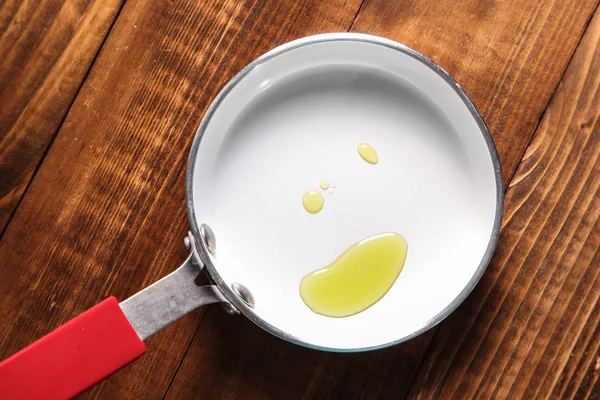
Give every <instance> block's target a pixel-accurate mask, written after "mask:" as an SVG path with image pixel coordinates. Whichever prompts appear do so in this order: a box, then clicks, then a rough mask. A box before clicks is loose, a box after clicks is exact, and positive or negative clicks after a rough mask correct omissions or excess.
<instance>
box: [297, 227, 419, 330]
mask: <svg viewBox="0 0 600 400" xmlns="http://www.w3.org/2000/svg"><path fill="white" fill-rule="evenodd" d="M407 252H408V244H407V243H406V240H405V239H404V237H403V236H401V235H399V234H397V233H383V234H380V235H376V236H372V237H370V238H367V239H365V240H363V241H361V242H359V243H356V244H355V245H353V246H352V247H350V248H349V249H348V250H346V251H345V252H343V253H342V255H340V256H339V257H338V258H337V260H335V261H334V262H333V263H332V264H330V265H328V266H326V267H325V268H322V269H319V270H317V271H314V272H312V273H310V274H308V275H306V276H305V277H304V278H303V279H302V281H301V282H300V296H301V297H302V300H304V303H306V305H307V306H308V307H309V308H310V309H311V310H313V311H314V312H315V313H317V314H321V315H325V316H327V317H335V318H342V317H349V316H351V315H354V314H357V313H359V312H361V311H364V310H366V309H367V308H369V307H371V306H372V305H373V304H375V303H377V302H378V301H379V300H381V298H383V296H385V294H386V293H387V292H388V290H390V288H391V287H392V285H393V284H394V282H396V279H397V278H398V275H400V272H402V268H403V267H404V262H405V261H406V254H407Z"/></svg>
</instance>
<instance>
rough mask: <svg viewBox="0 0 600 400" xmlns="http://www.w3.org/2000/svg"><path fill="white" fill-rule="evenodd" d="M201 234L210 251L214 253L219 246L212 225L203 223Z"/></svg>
mask: <svg viewBox="0 0 600 400" xmlns="http://www.w3.org/2000/svg"><path fill="white" fill-rule="evenodd" d="M200 236H201V237H202V242H203V243H204V245H205V246H206V249H207V250H208V251H209V252H211V253H214V252H215V249H216V248H217V239H216V238H215V233H214V232H213V230H212V229H210V226H208V225H206V224H202V225H201V226H200Z"/></svg>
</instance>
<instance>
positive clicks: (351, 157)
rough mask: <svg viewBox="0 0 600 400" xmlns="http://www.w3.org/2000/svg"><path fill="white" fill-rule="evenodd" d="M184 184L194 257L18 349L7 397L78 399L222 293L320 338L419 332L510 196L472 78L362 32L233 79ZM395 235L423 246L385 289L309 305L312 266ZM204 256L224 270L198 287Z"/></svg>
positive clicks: (309, 43)
mask: <svg viewBox="0 0 600 400" xmlns="http://www.w3.org/2000/svg"><path fill="white" fill-rule="evenodd" d="M361 142H368V143H369V144H371V145H372V146H373V147H374V148H375V149H376V151H377V152H378V154H379V159H380V162H379V163H378V164H377V165H369V164H367V163H365V162H364V161H363V160H362V159H360V157H359V156H358V154H357V153H356V146H357V145H358V144H359V143H361ZM323 179H327V180H328V181H330V182H332V183H334V184H335V190H334V192H333V193H332V194H329V193H324V196H325V205H324V207H323V209H322V210H321V212H319V213H318V214H314V215H313V214H309V213H307V212H306V211H305V210H304V209H303V208H302V204H301V199H302V195H303V194H304V193H305V192H306V191H308V190H310V189H318V185H319V182H320V181H321V180H323ZM186 197H187V198H186V205H187V211H188V217H189V222H190V226H191V232H190V233H189V235H188V237H187V238H186V239H185V244H186V246H187V248H188V249H189V250H190V254H189V256H188V258H187V259H186V260H185V261H184V263H183V264H182V266H181V267H180V268H179V269H177V270H176V271H175V272H173V273H171V274H170V275H168V276H167V277H165V278H163V279H162V280H160V281H158V282H157V283H155V284H154V285H152V286H150V287H148V288H146V289H144V290H142V291H141V292H140V293H138V294H135V295H134V296H132V297H131V298H129V299H127V300H125V301H122V302H121V303H118V302H117V300H116V299H114V298H109V299H107V300H105V301H103V302H101V303H100V304H98V305H96V306H95V307H93V308H91V309H90V310H88V311H86V312H85V313H83V314H82V315H80V316H78V317H76V318H75V319H73V320H72V321H70V322H68V323H67V324H65V325H63V326H61V327H60V328H58V329H57V330H55V331H54V332H52V333H50V334H49V335H47V336H46V337H44V338H42V339H40V340H39V341H37V342H35V343H34V344H32V345H31V346H29V347H28V348H26V349H24V350H22V351H20V352H19V353H17V354H15V355H14V356H12V357H11V358H9V359H8V360H6V361H4V362H3V363H2V364H0V393H3V395H4V398H28V399H31V398H45V399H49V398H65V397H70V396H73V395H75V394H77V393H79V392H81V391H82V390H84V389H86V388H88V387H89V386H91V385H93V384H94V383H96V382H98V381H99V380H101V379H103V378H104V377H106V376H108V375H110V374H111V373H113V372H114V371H116V370H118V369H119V368H121V367H122V366H123V365H125V364H127V363H129V362H131V361H132V360H134V359H135V358H137V357H139V356H141V355H142V354H143V353H144V352H145V346H144V344H143V340H144V339H146V338H147V337H149V336H150V335H152V334H154V333H156V332H157V331H158V330H160V329H162V328H163V327H165V326H166V325H168V324H170V323H171V322H173V321H175V320H176V319H178V318H180V317H181V316H183V315H185V314H186V313H188V312H190V311H191V310H193V309H195V308H197V307H199V306H201V305H205V304H210V303H216V302H219V303H222V304H223V306H224V307H225V310H226V311H228V312H229V313H232V314H238V313H241V314H243V315H244V316H246V317H247V318H249V319H250V320H252V321H253V322H254V323H256V325H258V326H259V327H261V328H263V329H265V330H266V331H268V332H270V333H272V334H274V335H276V336H278V337H280V338H282V339H285V340H288V341H290V342H292V343H295V344H298V345H302V346H306V347H310V348H314V349H319V350H325V351H338V352H356V351H367V350H373V349H380V348H383V347H386V346H391V345H394V344H397V343H400V342H403V341H406V340H408V339H410V338H412V337H414V336H416V335H419V334H420V333H422V332H424V331H425V330H427V329H429V328H431V327H433V326H434V325H436V324H437V323H439V322H440V321H441V320H443V319H444V318H445V317H446V316H447V315H448V314H450V313H451V312H452V311H453V310H454V309H455V308H456V307H457V306H458V305H459V304H460V303H461V302H462V301H463V300H464V299H465V297H466V296H467V295H468V294H469V293H470V292H471V290H472V289H473V287H474V286H475V284H476V283H477V281H478V280H479V278H480V277H481V275H482V274H483V272H484V270H485V268H486V266H487V264H488V262H489V260H490V258H491V256H492V253H493V250H494V248H495V245H496V242H497V240H498V234H499V228H500V221H501V218H502V210H503V208H502V205H503V190H502V176H501V170H500V164H499V160H498V156H497V153H496V149H495V147H494V143H493V141H492V138H491V136H490V134H489V132H488V129H487V127H486V126H485V124H484V122H483V120H482V118H481V116H480V115H479V113H478V112H477V110H476V109H475V106H474V105H473V103H472V102H471V101H470V100H469V98H468V97H467V95H466V94H465V92H464V91H463V89H462V88H461V87H460V86H459V85H458V84H457V83H456V82H455V81H454V80H453V79H452V78H451V77H450V76H449V75H448V73H446V72H445V71H444V70H443V69H441V68H440V67H439V66H437V65H436V64H435V63H433V62H432V61H431V60H429V59H427V58H426V57H425V56H423V55H421V54H420V53H418V52H416V51H414V50H412V49H410V48H408V47H406V46H403V45H401V44H398V43H396V42H393V41H390V40H386V39H383V38H379V37H375V36H370V35H363V34H350V33H335V34H325V35H317V36H311V37H307V38H303V39H300V40H296V41H293V42H290V43H287V44H285V45H283V46H280V47H278V48H276V49H274V50H272V51H270V52H268V53H266V54H264V55H263V56H261V57H259V58H258V59H257V60H255V61H254V62H252V63H251V64H250V65H248V66H247V67H246V68H244V69H243V70H242V71H241V72H240V73H239V74H238V75H237V76H235V77H234V78H233V79H232V80H231V81H230V82H229V83H228V84H227V85H226V86H225V87H224V88H223V89H222V90H221V92H220V93H219V95H218V96H217V97H216V98H215V100H214V101H213V103H212V104H211V105H210V107H209V108H208V111H207V112H206V114H205V116H204V118H203V120H202V122H201V124H200V126H199V128H198V131H197V132H196V136H195V138H194V141H193V144H192V148H191V152H190V157H189V164H188V169H187V175H186ZM383 232H398V233H400V234H402V235H403V236H404V237H405V238H406V240H407V242H408V246H409V250H408V256H407V258H406V263H405V266H404V269H403V271H402V273H401V274H400V276H399V277H398V279H397V280H396V281H395V283H394V284H393V286H392V288H391V289H390V290H389V291H388V292H387V293H386V294H385V296H384V297H383V298H382V299H381V300H380V301H379V302H377V303H376V304H374V305H373V306H372V307H370V308H368V309H366V310H365V311H363V312H361V313H358V314H356V315H353V316H351V317H347V318H329V317H326V316H323V315H319V314H316V313H314V312H313V311H311V309H309V308H308V307H307V306H306V305H305V304H304V303H303V301H302V299H301V297H300V295H299V284H300V281H301V280H302V278H303V277H304V276H305V275H307V274H308V273H310V272H311V271H314V270H316V269H318V268H321V267H323V266H326V265H328V264H330V263H331V262H332V261H333V260H335V259H336V258H337V256H339V255H340V254H341V253H343V252H344V250H346V249H347V248H348V247H349V246H351V245H352V244H354V243H356V242H358V241H360V240H362V239H365V238H367V237H370V236H373V235H377V234H380V233H383ZM202 269H204V270H205V271H207V272H208V274H209V275H210V278H211V279H212V281H213V282H214V284H212V285H208V286H203V287H198V286H196V285H195V284H194V278H195V277H196V276H197V275H198V273H200V271H201V270H202ZM32 382H34V383H35V384H32Z"/></svg>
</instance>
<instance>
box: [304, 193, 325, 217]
mask: <svg viewBox="0 0 600 400" xmlns="http://www.w3.org/2000/svg"><path fill="white" fill-rule="evenodd" d="M324 203H325V200H324V199H323V196H321V193H319V192H317V191H316V190H309V191H308V192H306V193H305V194H304V197H303V198H302V205H303V206H304V209H305V210H306V211H308V212H309V213H311V214H316V213H318V212H319V211H321V209H322V208H323V204H324Z"/></svg>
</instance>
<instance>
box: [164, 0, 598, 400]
mask: <svg viewBox="0 0 600 400" xmlns="http://www.w3.org/2000/svg"><path fill="white" fill-rule="evenodd" d="M595 5H596V2H595V1H594V2H592V1H590V2H587V3H584V2H578V3H576V4H570V5H566V4H565V3H564V2H560V1H555V2H545V3H544V4H542V5H541V4H540V3H539V2H533V1H530V2H528V1H525V2H524V1H508V2H477V3H476V2H466V3H465V4H464V7H465V8H464V9H463V8H462V7H463V3H461V12H452V11H455V7H456V3H455V2H450V1H437V2H415V1H413V2H410V1H409V2H387V1H378V0H372V1H371V0H366V1H365V3H364V5H363V6H362V8H361V10H360V12H359V14H358V16H357V19H356V21H355V23H354V24H353V28H352V29H353V30H355V31H360V32H365V33H373V34H378V35H383V36H386V37H390V38H392V39H395V40H398V41H400V42H403V43H406V44H408V45H410V46H412V47H414V48H416V49H417V50H419V51H422V52H423V53H424V54H425V55H427V56H430V57H431V58H433V59H434V60H435V61H436V62H439V63H440V64H441V66H442V67H444V68H446V69H448V70H449V71H450V72H451V73H452V74H454V75H455V76H456V77H457V79H458V81H459V83H461V84H463V85H465V86H466V89H467V91H468V93H469V94H470V95H471V96H472V97H473V98H474V100H475V102H476V104H477V105H478V106H479V107H480V108H481V110H482V112H484V115H486V118H487V119H488V125H489V127H490V130H491V132H492V135H493V136H494V139H495V141H496V143H497V144H498V150H499V152H500V157H501V159H502V163H503V169H504V174H505V178H508V179H510V177H511V176H512V173H513V172H514V171H515V169H516V167H517V165H518V163H519V161H520V159H521V156H522V154H523V152H524V150H525V147H526V146H527V144H528V143H529V141H530V139H531V137H532V136H533V133H534V131H535V127H536V125H537V123H538V121H539V118H540V115H541V114H542V113H543V111H544V109H545V107H546V105H547V102H548V101H549V98H550V96H551V95H552V93H553V91H554V90H555V88H556V86H557V85H558V82H559V80H560V77H561V75H562V74H563V72H564V69H565V68H566V65H567V64H568V62H569V59H570V57H571V55H572V53H573V52H574V49H575V47H576V46H577V44H578V41H579V39H580V37H581V34H582V32H583V30H584V28H585V26H586V23H587V18H588V17H589V16H590V15H591V13H592V11H593V10H594V7H595ZM558 32H560V35H559V33H558ZM557 36H560V37H557ZM515 151H516V152H515ZM508 179H507V180H506V181H505V185H508V181H509V180H508ZM215 311H217V310H215ZM223 318H224V317H221V316H219V313H218V312H211V313H209V315H208V316H207V319H206V321H204V323H203V325H202V327H201V330H200V332H199V334H198V336H197V338H196V340H195V341H194V343H193V344H192V347H191V348H190V351H189V353H188V355H187V357H186V359H185V360H184V363H183V364H182V366H181V368H180V370H179V371H178V374H177V376H176V377H175V380H174V382H173V384H172V386H171V389H170V391H169V393H168V396H167V397H170V398H194V397H195V396H196V395H197V393H203V394H205V395H206V397H209V398H239V397H258V398H281V397H282V395H283V394H285V393H286V392H281V390H282V388H281V387H280V385H282V383H281V382H287V381H288V380H290V379H291V378H289V377H294V379H295V384H296V385H297V386H295V387H293V388H292V387H291V386H289V385H287V384H283V386H285V387H288V388H290V389H289V392H287V394H288V395H289V397H290V398H300V397H302V398H344V399H346V398H376V397H380V398H401V397H403V396H404V395H405V394H406V393H407V392H408V390H409V387H410V386H411V383H412V382H413V379H414V377H415V375H416V371H417V370H418V368H419V366H420V365H421V362H422V360H423V357H424V355H425V353H426V351H427V349H428V346H429V345H430V343H431V340H432V338H433V336H434V334H435V332H436V330H435V329H434V330H432V331H429V332H427V333H425V334H424V335H422V336H420V337H419V338H417V339H414V340H412V341H409V342H407V343H404V344H401V345H398V346H395V347H393V348H390V349H387V350H384V351H379V352H374V353H370V354H354V355H339V354H318V355H315V354H313V352H312V351H310V350H297V349H293V350H292V349H289V346H288V345H287V344H283V343H280V341H278V340H277V339H274V338H271V337H267V336H266V335H265V334H264V333H263V332H261V331H259V330H257V329H255V330H252V329H251V328H250V327H248V328H245V326H246V325H247V323H246V322H238V321H235V322H234V321H232V322H231V324H232V327H231V328H230V329H226V330H225V331H224V332H221V331H219V334H214V333H213V332H211V330H213V329H215V326H216V325H218V324H219V323H221V322H220V321H221V320H222V319H223ZM213 319H215V320H218V322H215V321H213ZM240 331H241V332H243V336H241V337H240V336H239V335H240V333H238V332H240ZM221 342H226V343H227V344H222V343H221ZM232 343H233V344H232ZM223 346H226V347H227V350H222V347H223ZM229 346H232V347H231V348H230V347H229ZM213 349H216V350H213ZM265 349H269V350H268V353H269V355H268V356H265V355H264V353H265V351H266V350H265ZM219 353H225V354H228V355H230V356H231V357H229V359H228V360H227V362H225V361H223V360H219V361H218V362H216V363H214V364H213V363H208V362H204V361H203V360H204V359H211V360H213V359H214V358H216V357H218V354H219ZM236 353H237V356H233V355H234V354H236ZM291 359H293V360H294V362H293V363H291V362H290V361H289V360H291ZM255 370H256V371H255ZM284 372H285V375H286V376H288V378H285V379H284V378H282V374H284ZM256 374H262V375H261V376H260V377H256ZM249 379H255V380H256V381H257V382H259V383H257V384H256V386H248V385H251V384H249V383H248V381H249ZM214 382H218V384H214ZM298 387H300V388H303V390H299V389H297V388H298Z"/></svg>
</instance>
